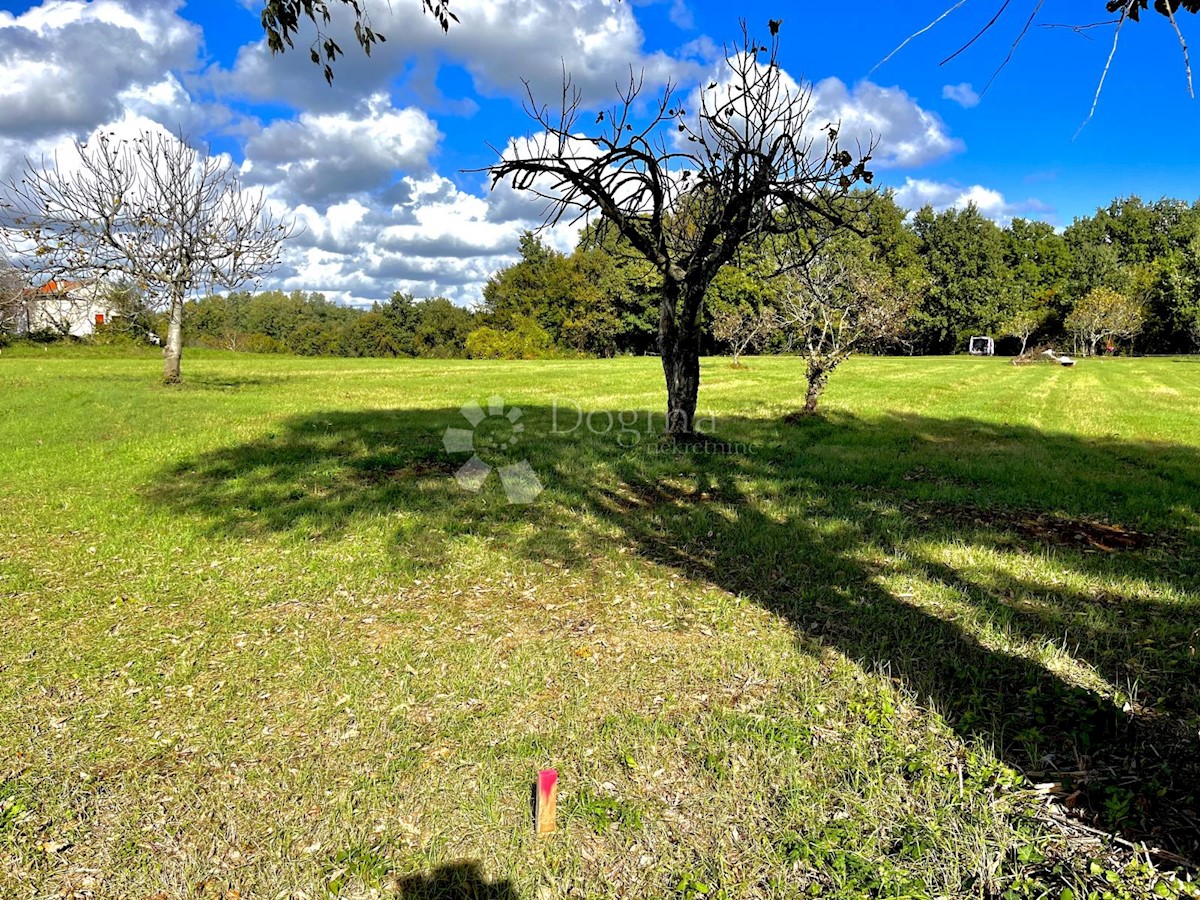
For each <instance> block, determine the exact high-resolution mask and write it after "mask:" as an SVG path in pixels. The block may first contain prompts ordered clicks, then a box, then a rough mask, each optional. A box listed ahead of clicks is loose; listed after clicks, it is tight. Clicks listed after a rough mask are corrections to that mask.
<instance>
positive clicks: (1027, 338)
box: [1020, 335, 1029, 356]
mask: <svg viewBox="0 0 1200 900" xmlns="http://www.w3.org/2000/svg"><path fill="white" fill-rule="evenodd" d="M1028 343H1029V335H1025V337H1023V338H1021V353H1020V355H1021V356H1024V355H1025V346H1026V344H1028Z"/></svg>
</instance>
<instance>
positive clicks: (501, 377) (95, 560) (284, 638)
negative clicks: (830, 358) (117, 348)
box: [0, 350, 1200, 900]
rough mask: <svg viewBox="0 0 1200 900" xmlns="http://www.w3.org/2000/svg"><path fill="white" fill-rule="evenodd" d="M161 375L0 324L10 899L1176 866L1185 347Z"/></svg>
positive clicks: (1196, 438)
mask: <svg viewBox="0 0 1200 900" xmlns="http://www.w3.org/2000/svg"><path fill="white" fill-rule="evenodd" d="M160 365H161V364H160V363H159V361H158V360H157V359H156V357H155V356H153V355H150V354H147V355H129V356H126V357H120V356H116V355H99V354H88V353H67V352H64V351H49V352H42V351H40V350H38V351H35V352H33V353H25V354H18V355H13V354H12V353H11V352H10V351H5V352H4V354H3V355H0V604H2V616H0V897H4V898H10V897H11V898H25V897H28V898H35V897H37V898H42V897H52V896H67V897H97V898H99V897H113V898H138V900H149V898H154V900H167V898H172V900H173V898H191V897H208V898H213V897H221V898H226V900H233V898H251V897H253V898H260V897H261V898H303V897H307V898H319V897H325V896H329V895H331V894H332V895H337V896H341V897H368V896H393V895H399V896H405V897H447V898H449V897H473V898H493V900H501V898H502V900H513V898H524V900H547V898H557V897H663V898H686V900H690V898H741V897H755V898H758V897H764V898H765V897H772V898H783V897H796V896H813V897H817V896H819V897H845V898H852V897H853V898H860V897H879V898H883V897H906V898H920V897H1000V896H1008V897H1051V898H1054V900H1069V898H1071V897H1076V898H1081V900H1082V898H1085V897H1087V896H1088V895H1089V894H1088V892H1089V891H1092V890H1095V891H1097V892H1098V893H1097V894H1096V896H1097V897H1101V896H1106V895H1104V894H1103V891H1105V890H1107V891H1110V892H1111V893H1110V895H1111V896H1113V897H1139V896H1168V897H1169V896H1175V895H1177V894H1178V893H1179V892H1181V891H1184V892H1189V891H1191V889H1190V888H1189V887H1187V886H1186V884H1185V883H1184V882H1183V881H1181V880H1180V879H1181V878H1182V879H1186V878H1188V877H1189V869H1188V868H1187V867H1186V866H1185V865H1183V864H1182V862H1181V859H1184V858H1191V859H1195V858H1196V857H1197V856H1200V852H1198V845H1200V830H1198V829H1200V824H1198V822H1200V814H1198V812H1197V793H1198V789H1200V787H1198V786H1200V779H1198V777H1197V771H1198V768H1200V766H1198V764H1197V760H1198V757H1200V747H1198V745H1197V728H1198V725H1200V658H1198V657H1197V648H1198V646H1200V361H1196V360H1182V359H1181V360H1168V359H1154V360H1106V361H1084V362H1083V363H1081V364H1080V365H1079V366H1078V367H1077V368H1076V369H1074V370H1067V369H1063V368H1059V367H1055V366H1050V365H1046V366H1034V367H1028V368H1019V369H1018V368H1015V367H1013V366H1011V365H1009V364H1008V363H1007V361H1004V360H982V359H970V358H952V359H869V358H856V359H853V360H852V361H851V362H850V363H848V364H847V365H846V366H845V367H844V369H843V370H841V371H839V372H838V373H837V374H836V376H835V377H834V379H833V381H832V383H831V386H830V389H829V392H828V395H827V398H826V400H825V402H824V415H823V416H822V417H820V418H819V419H816V420H812V421H805V422H801V423H799V424H785V423H784V421H783V418H784V416H785V415H786V414H787V413H788V412H791V411H793V410H794V409H796V408H798V407H799V406H800V405H801V400H802V379H801V368H800V367H801V364H800V362H799V361H798V360H795V359H782V358H775V359H752V360H749V361H748V364H747V366H746V367H745V368H743V369H737V370H735V369H732V368H730V366H729V362H728V360H724V359H713V360H707V361H705V364H704V377H703V386H702V389H701V404H700V405H701V412H702V416H703V417H704V418H702V424H704V425H707V426H708V427H709V428H710V429H712V430H713V431H714V434H713V440H714V442H722V446H716V445H715V444H714V445H710V446H709V447H707V448H704V447H700V448H692V449H699V450H707V451H708V452H687V453H683V452H677V451H675V450H673V449H671V448H669V447H663V446H662V445H660V444H659V442H658V440H657V438H656V436H655V435H654V434H652V433H651V434H647V430H649V431H651V432H653V431H654V430H655V428H657V427H660V426H661V416H662V412H661V407H662V405H663V402H664V399H663V397H664V391H663V388H662V376H661V370H660V368H659V366H658V361H657V360H654V359H619V360H614V361H546V362H542V361H539V362H496V363H492V362H466V361H447V362H441V361H425V360H412V361H380V360H300V359H289V358H273V357H265V356H248V355H232V354H230V355H222V354H202V353H193V354H190V355H189V356H187V357H186V358H185V360H184V376H185V379H186V384H185V385H184V386H183V387H182V388H177V389H172V388H166V387H163V386H161V385H158V384H157V383H156V376H157V372H158V369H159V368H160ZM493 396H494V397H499V398H503V401H504V403H505V404H506V406H505V411H507V410H508V408H509V407H512V406H516V407H518V408H519V409H520V410H521V415H520V417H519V419H517V424H518V425H519V426H522V427H521V428H520V429H519V430H509V429H508V428H507V426H505V425H504V424H503V423H501V422H498V420H496V419H494V418H492V419H488V420H486V421H485V422H484V423H483V424H481V425H480V427H479V429H477V430H476V432H475V442H476V446H477V447H479V448H480V450H479V457H480V461H481V463H482V464H483V465H484V466H487V467H491V468H490V470H489V469H488V468H478V467H477V469H476V471H477V474H479V475H482V474H483V473H485V472H486V473H488V478H487V479H486V481H484V482H483V484H482V487H480V488H479V489H478V490H467V489H464V488H463V487H461V486H460V485H459V483H458V482H457V481H456V480H455V478H454V473H455V471H456V470H457V469H458V468H459V467H460V466H461V465H462V464H463V463H465V462H467V460H468V459H469V458H470V455H471V454H470V453H469V452H459V453H448V452H447V451H446V450H445V448H444V446H443V435H444V434H445V432H446V430H447V429H448V428H454V429H465V430H469V429H471V428H472V424H471V422H470V421H469V420H468V418H466V417H464V415H463V413H462V411H461V407H462V406H463V404H466V403H472V402H476V403H482V404H483V405H484V407H485V408H486V406H487V403H488V398H490V397H493ZM577 410H578V411H579V412H577ZM485 411H486V409H485ZM589 412H591V413H593V415H592V416H591V419H590V422H591V428H590V429H589V427H588V420H587V418H586V414H587V413H589ZM581 414H583V415H584V421H583V423H582V424H579V425H578V427H574V428H572V426H575V425H576V424H577V423H579V420H580V415H581ZM610 414H611V416H612V420H611V421H612V423H613V424H612V427H611V428H609V427H608V422H609V421H610V420H609V415H610ZM651 416H654V417H655V418H654V419H653V420H652V419H651ZM621 422H624V423H626V425H625V426H622V425H621V424H619V423H621ZM460 437H461V436H460ZM510 438H512V440H511V441H510V440H509V439H510ZM484 444H490V445H493V446H491V447H490V448H488V449H485V448H484V447H483V445H484ZM522 461H527V462H528V466H529V468H530V469H531V470H532V471H533V472H534V473H535V474H536V476H537V478H538V481H539V482H540V484H541V485H542V486H544V491H542V492H541V493H540V494H539V495H537V496H536V498H535V499H534V501H533V502H532V503H528V504H524V503H518V504H510V503H508V502H507V500H506V494H505V491H504V488H503V486H502V484H501V482H500V478H499V475H498V474H497V470H498V469H501V468H503V467H505V466H507V465H515V464H519V463H521V462H522ZM522 471H527V470H524V469H520V468H518V469H513V470H510V471H509V473H508V474H509V476H510V479H509V480H510V487H512V486H513V485H514V484H515V483H516V475H517V474H519V473H520V472H522ZM516 486H517V487H519V488H522V489H526V490H527V489H529V488H531V487H532V486H533V485H532V482H529V481H528V480H526V481H525V482H522V483H521V484H519V485H516ZM550 767H555V768H557V769H558V771H559V774H560V794H559V806H558V823H559V829H558V832H557V833H556V834H553V835H550V836H545V837H538V836H536V835H535V834H534V833H533V829H532V825H531V819H530V787H531V784H532V781H533V778H534V776H535V774H536V772H537V770H539V769H542V768H550ZM1104 832H1108V833H1110V834H1112V835H1115V836H1116V837H1117V838H1119V841H1116V842H1114V841H1111V840H1107V839H1104V838H1102V837H1100V835H1101V834H1102V833H1104ZM1122 842H1124V843H1122ZM1143 842H1144V845H1143ZM1131 848H1136V850H1135V849H1131ZM1148 864H1153V867H1155V868H1157V869H1159V870H1161V871H1162V872H1166V871H1167V870H1171V869H1173V870H1175V872H1176V876H1177V877H1175V878H1174V880H1171V879H1168V878H1167V877H1166V876H1165V875H1160V874H1156V873H1155V871H1154V870H1153V869H1152V868H1151V866H1150V865H1148ZM1005 892H1008V893H1005ZM1164 892H1165V893H1164Z"/></svg>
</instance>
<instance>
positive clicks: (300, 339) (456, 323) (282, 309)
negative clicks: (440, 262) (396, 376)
mask: <svg viewBox="0 0 1200 900" xmlns="http://www.w3.org/2000/svg"><path fill="white" fill-rule="evenodd" d="M187 315H188V317H189V321H190V329H191V334H192V335H193V340H194V341H195V343H196V344H197V345H199V346H202V347H211V348H214V349H224V350H248V351H251V352H258V353H295V354H298V355H300V356H378V357H389V356H391V357H395V356H429V357H439V358H446V357H456V356H463V355H464V353H465V348H466V343H467V334H468V332H469V331H470V330H471V327H472V322H473V320H474V316H473V314H472V313H471V311H470V310H466V309H463V308H462V307H459V306H455V305H454V304H453V303H451V302H450V301H449V300H447V299H445V298H444V297H433V298H431V299H428V300H414V299H413V297H412V296H411V295H409V294H402V293H400V292H397V293H395V294H393V295H392V298H391V299H390V300H389V301H388V302H387V303H383V304H379V303H377V304H375V305H374V306H372V307H371V309H370V310H367V311H364V310H361V309H355V308H353V307H348V306H339V305H338V304H336V303H331V302H330V301H328V300H326V299H325V297H324V296H323V295H321V294H306V293H304V292H303V291H293V292H292V293H290V294H285V293H283V292H281V291H263V292H261V293H258V294H251V293H246V292H234V293H231V294H228V295H213V296H208V297H203V298H201V299H199V300H194V301H192V302H191V303H189V304H188V309H187Z"/></svg>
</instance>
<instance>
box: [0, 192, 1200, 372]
mask: <svg viewBox="0 0 1200 900" xmlns="http://www.w3.org/2000/svg"><path fill="white" fill-rule="evenodd" d="M866 209H867V212H866V213H865V219H864V221H863V222H862V223H860V225H861V227H860V228H859V229H858V231H859V232H860V233H858V234H855V233H853V232H847V233H846V234H844V235H842V236H841V237H839V239H838V240H837V241H836V242H834V243H832V244H830V245H828V246H826V247H824V248H822V252H821V254H820V260H821V266H824V268H823V269H821V268H820V267H818V269H813V268H812V266H811V265H810V266H809V267H808V275H809V276H810V277H811V276H813V275H814V274H816V275H821V274H822V273H823V277H826V278H828V276H829V274H830V269H831V267H833V266H836V267H837V268H838V270H839V271H840V272H841V277H842V278H843V279H851V278H855V279H857V281H856V282H855V283H856V287H855V288H854V289H855V290H857V291H858V292H859V293H862V294H870V293H871V290H872V289H873V288H872V287H871V286H872V285H873V286H874V289H878V288H879V286H880V285H881V284H885V285H886V286H887V288H888V290H890V291H891V292H892V293H893V294H896V295H899V296H900V298H901V299H902V303H901V305H902V307H903V308H902V309H901V310H899V312H900V314H901V315H900V321H898V322H895V323H893V324H892V325H891V326H889V328H887V329H885V331H886V333H880V334H879V335H877V336H876V337H874V338H872V339H871V340H870V341H869V342H868V343H867V344H866V345H865V346H860V348H859V349H868V350H870V351H872V352H878V353H903V354H914V355H916V354H942V353H956V352H962V351H964V350H966V349H967V345H968V342H969V340H970V338H971V337H972V336H975V335H990V336H992V337H995V338H996V339H997V341H998V344H999V348H1000V349H1001V351H1008V352H1010V353H1013V354H1016V353H1018V352H1021V351H1022V350H1024V349H1026V347H1028V346H1032V345H1036V344H1051V345H1053V346H1055V347H1057V348H1059V349H1064V350H1069V351H1072V352H1077V353H1094V352H1103V351H1104V350H1106V349H1107V348H1108V346H1109V345H1110V344H1111V345H1112V346H1113V347H1114V348H1115V349H1117V350H1119V351H1122V352H1133V351H1136V352H1139V353H1188V352H1193V351H1195V350H1197V349H1200V201H1198V202H1195V203H1191V204H1189V203H1186V202H1184V201H1181V200H1174V199H1168V198H1164V199H1160V200H1157V201H1155V202H1152V203H1147V202H1144V201H1143V200H1141V199H1139V198H1137V197H1128V198H1121V199H1116V200H1113V201H1112V202H1111V203H1110V204H1109V205H1108V206H1107V207H1104V208H1101V209H1097V210H1096V212H1095V214H1093V215H1091V216H1086V217H1083V218H1079V219H1076V220H1075V221H1074V223H1072V224H1071V225H1070V226H1069V227H1067V228H1066V229H1065V230H1063V231H1062V232H1058V231H1056V230H1055V229H1054V228H1053V227H1052V226H1050V225H1048V224H1046V223H1044V222H1037V221H1031V220H1027V219H1022V218H1015V219H1013V220H1012V221H1011V222H1010V223H1009V224H1008V225H1007V226H1005V227H1000V226H999V225H997V224H996V223H994V222H993V221H992V220H990V219H988V218H987V217H985V216H984V215H983V214H982V213H981V212H980V211H979V210H978V209H977V208H975V207H974V206H971V205H968V206H967V207H966V208H965V209H961V210H955V209H950V210H945V211H942V212H935V211H934V210H933V209H931V208H929V207H926V208H924V209H921V210H919V211H917V212H916V213H914V214H912V215H909V214H907V212H906V211H905V210H904V209H903V208H901V207H900V206H899V205H898V204H896V202H895V200H894V199H893V198H892V196H891V195H890V194H887V193H885V194H881V195H879V196H877V197H875V198H874V200H873V201H872V202H871V203H870V204H868V205H867V207H866ZM518 252H519V256H520V259H519V260H518V261H517V262H516V263H514V264H512V265H510V266H508V267H506V268H504V269H501V270H500V271H498V272H497V273H495V275H493V276H492V277H491V278H490V279H489V281H488V282H487V284H486V286H485V288H484V292H483V302H482V304H481V305H480V306H479V307H477V308H476V309H465V308H463V307H461V306H457V305H455V304H454V303H452V302H451V301H449V300H447V299H445V298H443V297H433V298H429V299H416V298H414V297H413V296H412V295H411V294H406V293H403V292H399V291H398V292H396V293H394V294H393V295H392V296H391V298H390V299H389V300H388V301H387V302H385V303H376V304H375V305H373V306H372V307H371V308H370V309H367V310H363V309H357V308H353V307H347V306H342V305H339V304H336V303H334V302H332V301H330V300H327V299H326V298H325V296H324V295H323V294H320V293H316V292H312V293H309V292H304V291H293V292H290V293H285V292H283V291H277V290H268V291H260V292H250V291H233V292H230V293H227V294H211V295H208V296H204V297H200V298H198V299H194V300H189V301H188V302H187V304H186V313H185V315H186V318H187V321H188V322H189V334H190V336H189V341H188V342H189V343H190V344H191V345H193V346H199V347H210V348H219V349H227V350H239V351H249V352H259V353H294V354H298V355H303V356H362V357H418V356H422V357H442V358H446V357H470V358H509V359H521V358H539V357H550V356H593V357H611V356H616V355H628V354H634V355H642V354H647V353H657V352H658V346H657V341H658V309H659V304H660V298H661V290H662V287H661V279H660V277H659V276H658V274H657V272H656V270H655V268H654V266H652V265H651V264H650V263H648V262H647V261H646V260H645V259H644V258H643V257H641V256H640V255H639V254H637V253H636V252H634V251H633V250H632V249H631V248H630V247H629V246H628V245H627V244H626V243H625V242H624V241H623V240H622V239H621V237H620V235H619V234H618V233H617V232H616V230H615V229H613V228H611V227H609V226H608V223H606V222H605V221H604V220H601V221H600V222H599V223H596V224H593V225H590V226H588V228H586V229H585V230H584V232H583V233H582V235H581V237H580V239H579V242H578V244H577V245H576V247H575V248H574V250H573V251H572V252H570V253H562V252H559V251H557V250H554V249H552V248H550V247H549V246H547V245H546V244H545V243H544V242H543V241H542V240H540V239H539V238H538V236H537V235H535V234H533V233H531V232H526V233H525V234H523V235H522V236H521V238H520V242H519V246H518ZM772 252H773V251H772V250H771V248H770V247H769V246H767V245H763V244H760V245H758V246H752V247H744V248H742V251H741V253H740V254H739V256H738V258H737V259H736V260H735V261H734V262H732V263H730V264H728V265H726V266H724V267H723V268H722V269H721V270H720V272H719V273H718V274H717V276H716V278H714V280H713V282H712V284H711V285H710V287H709V290H708V292H707V293H706V295H705V298H704V305H703V311H702V317H701V323H702V334H703V338H702V346H703V349H704V352H705V353H707V354H730V355H732V356H734V358H735V363H736V362H737V361H738V357H740V356H741V354H743V353H745V352H749V351H757V352H765V353H785V352H795V351H797V350H798V349H799V347H798V346H797V343H796V342H797V336H796V332H795V330H794V329H788V328H786V327H783V326H784V318H785V315H784V314H785V312H786V310H787V307H788V304H789V299H788V298H789V297H790V296H793V295H794V292H795V289H796V278H795V277H794V276H791V277H789V276H787V275H783V276H780V275H778V274H776V272H775V270H776V269H777V268H778V265H777V262H776V261H774V260H771V259H768V257H769V256H770V255H771V253H772ZM867 266H869V267H873V268H874V269H875V270H876V275H875V276H874V277H873V278H872V279H871V280H868V281H864V280H863V277H862V273H863V270H864V267H867ZM839 289H843V290H844V289H845V288H844V287H843V288H839ZM824 290H825V292H826V293H829V292H831V291H832V290H834V289H833V288H832V287H831V286H829V285H826V286H825V288H824ZM114 291H115V292H116V293H117V294H118V295H119V296H120V297H121V303H120V306H121V307H122V308H124V309H126V310H127V313H126V315H124V316H123V317H122V319H118V320H114V321H113V322H112V323H110V324H109V325H108V327H107V328H106V329H102V330H101V337H102V338H108V339H111V338H113V337H114V336H116V335H129V336H131V337H135V338H136V337H138V336H139V335H140V336H145V335H147V334H149V333H153V332H155V331H156V330H164V331H165V329H163V328H161V326H162V325H163V323H162V322H161V321H159V320H156V319H155V317H154V316H153V315H152V314H151V313H150V312H148V311H147V310H145V309H142V308H141V307H140V305H139V300H138V296H137V292H136V291H135V290H134V289H133V288H132V287H131V285H129V284H121V285H118V286H117V287H115V288H114ZM7 294H12V295H13V296H16V291H13V290H10V291H7V293H6V295H7ZM866 299H869V300H870V301H871V302H872V303H874V304H875V305H876V306H879V305H880V304H881V303H882V302H883V301H882V300H881V299H880V297H879V296H874V297H867V298H866ZM0 305H2V304H0ZM893 305H894V304H893ZM892 311H893V312H894V311H895V310H894V309H893V310H892ZM794 312H795V311H794V310H793V313H794ZM2 319H3V317H2V316H0V320H2ZM0 330H3V329H2V326H0ZM164 336H165V334H164ZM43 337H44V338H48V337H52V336H49V335H44V336H43Z"/></svg>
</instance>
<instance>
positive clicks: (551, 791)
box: [533, 769, 558, 834]
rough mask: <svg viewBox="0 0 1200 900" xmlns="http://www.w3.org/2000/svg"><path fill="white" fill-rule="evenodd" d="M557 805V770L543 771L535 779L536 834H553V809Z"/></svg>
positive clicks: (534, 813) (534, 815)
mask: <svg viewBox="0 0 1200 900" xmlns="http://www.w3.org/2000/svg"><path fill="white" fill-rule="evenodd" d="M557 803H558V769H543V770H542V771H540V772H538V777H537V801H536V803H535V804H534V811H533V817H534V821H535V824H536V828H537V833H538V834H553V833H554V831H555V830H556V826H555V822H554V808H555V806H556V805H557Z"/></svg>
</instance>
